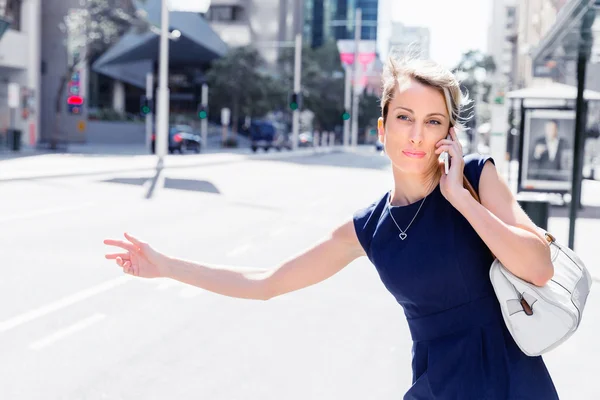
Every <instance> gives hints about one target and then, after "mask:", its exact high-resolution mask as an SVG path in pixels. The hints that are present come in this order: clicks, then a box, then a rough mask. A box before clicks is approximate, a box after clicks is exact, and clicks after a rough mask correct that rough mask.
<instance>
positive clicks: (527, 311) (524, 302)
mask: <svg viewBox="0 0 600 400" xmlns="http://www.w3.org/2000/svg"><path fill="white" fill-rule="evenodd" d="M519 301H520V302H521V307H523V311H524V312H525V314H526V315H529V316H531V315H533V309H532V308H531V306H530V305H529V303H527V300H525V298H523V297H521V298H520V299H519Z"/></svg>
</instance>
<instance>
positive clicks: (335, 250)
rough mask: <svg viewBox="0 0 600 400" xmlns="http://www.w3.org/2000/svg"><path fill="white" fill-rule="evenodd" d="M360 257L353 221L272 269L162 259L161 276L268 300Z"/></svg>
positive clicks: (328, 275) (235, 295)
mask: <svg viewBox="0 0 600 400" xmlns="http://www.w3.org/2000/svg"><path fill="white" fill-rule="evenodd" d="M361 255H364V251H363V249H362V247H361V245H360V243H359V241H358V238H357V237H356V233H355V231H354V223H353V221H349V222H346V223H345V224H343V225H341V226H340V227H338V228H337V229H335V230H334V231H333V232H332V233H331V234H330V235H329V236H328V237H326V238H325V239H324V240H322V241H321V242H320V243H318V244H316V245H315V246H313V247H312V248H310V249H308V250H306V251H305V252H303V253H301V254H299V255H298V256H296V257H294V258H291V259H290V260H289V261H286V262H284V263H283V264H281V265H279V266H278V267H276V268H274V269H263V270H257V269H248V268H235V267H227V266H209V265H203V264H199V263H195V262H191V261H185V260H179V259H176V258H165V261H164V266H163V268H161V269H162V270H163V271H164V272H163V274H162V275H163V276H165V277H168V278H172V279H175V280H178V281H180V282H184V283H188V284H191V285H194V286H197V287H200V288H202V289H205V290H208V291H211V292H214V293H218V294H222V295H225V296H230V297H238V298H247V299H257V300H268V299H270V298H273V297H276V296H279V295H282V294H284V293H288V292H292V291H295V290H298V289H302V288H305V287H307V286H311V285H314V284H316V283H318V282H321V281H323V280H325V279H327V278H329V277H331V276H332V275H334V274H335V273H337V272H338V271H340V270H341V269H342V268H344V267H345V266H346V265H348V264H350V262H352V261H353V260H355V259H356V258H358V257H360V256H361Z"/></svg>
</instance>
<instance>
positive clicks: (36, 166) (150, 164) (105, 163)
mask: <svg viewBox="0 0 600 400" xmlns="http://www.w3.org/2000/svg"><path fill="white" fill-rule="evenodd" d="M337 151H342V148H341V147H333V148H330V147H327V148H319V149H318V150H316V149H314V148H303V149H298V150H296V151H288V150H284V151H281V152H277V151H270V152H268V153H265V152H258V153H253V152H252V151H251V150H250V149H248V148H234V149H220V148H214V149H208V151H206V152H203V153H200V154H184V155H180V154H173V155H167V156H166V157H165V159H164V165H163V168H186V167H194V166H200V165H208V164H220V163H231V162H240V161H243V160H247V159H257V160H268V159H281V158H288V157H306V156H312V155H315V154H324V153H331V152H337ZM156 167H157V157H156V156H155V155H152V154H148V153H147V152H145V151H144V148H143V146H137V145H136V146H97V145H94V146H89V145H70V146H69V150H68V151H67V152H48V151H39V150H34V149H28V150H23V151H22V152H21V153H18V154H13V155H5V154H0V182H3V181H4V182H6V181H18V180H30V179H44V178H60V177H69V176H85V175H100V174H105V173H114V172H132V171H148V170H154V169H156Z"/></svg>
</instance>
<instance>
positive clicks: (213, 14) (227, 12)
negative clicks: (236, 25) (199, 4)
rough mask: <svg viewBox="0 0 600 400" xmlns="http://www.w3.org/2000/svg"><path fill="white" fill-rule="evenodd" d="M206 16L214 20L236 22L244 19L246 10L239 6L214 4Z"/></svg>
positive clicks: (207, 18) (209, 19)
mask: <svg viewBox="0 0 600 400" xmlns="http://www.w3.org/2000/svg"><path fill="white" fill-rule="evenodd" d="M205 17H206V20H207V21H213V22H236V21H241V20H243V18H244V10H243V9H242V8H241V7H238V6H212V7H210V8H209V9H208V12H207V13H206V14H205Z"/></svg>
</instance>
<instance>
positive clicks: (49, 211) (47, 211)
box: [0, 202, 96, 223]
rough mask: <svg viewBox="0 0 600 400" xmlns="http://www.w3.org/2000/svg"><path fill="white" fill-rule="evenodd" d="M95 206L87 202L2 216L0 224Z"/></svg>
mask: <svg viewBox="0 0 600 400" xmlns="http://www.w3.org/2000/svg"><path fill="white" fill-rule="evenodd" d="M95 204H96V203H94V202H87V203H81V204H77V205H73V206H63V207H54V208H46V209H43V210H36V211H31V212H28V213H22V214H14V215H7V216H4V217H0V223H1V222H8V221H14V220H17V219H27V218H35V217H41V216H43V215H51V214H58V213H61V212H65V211H75V210H81V209H84V208H88V207H91V206H93V205H95Z"/></svg>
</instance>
